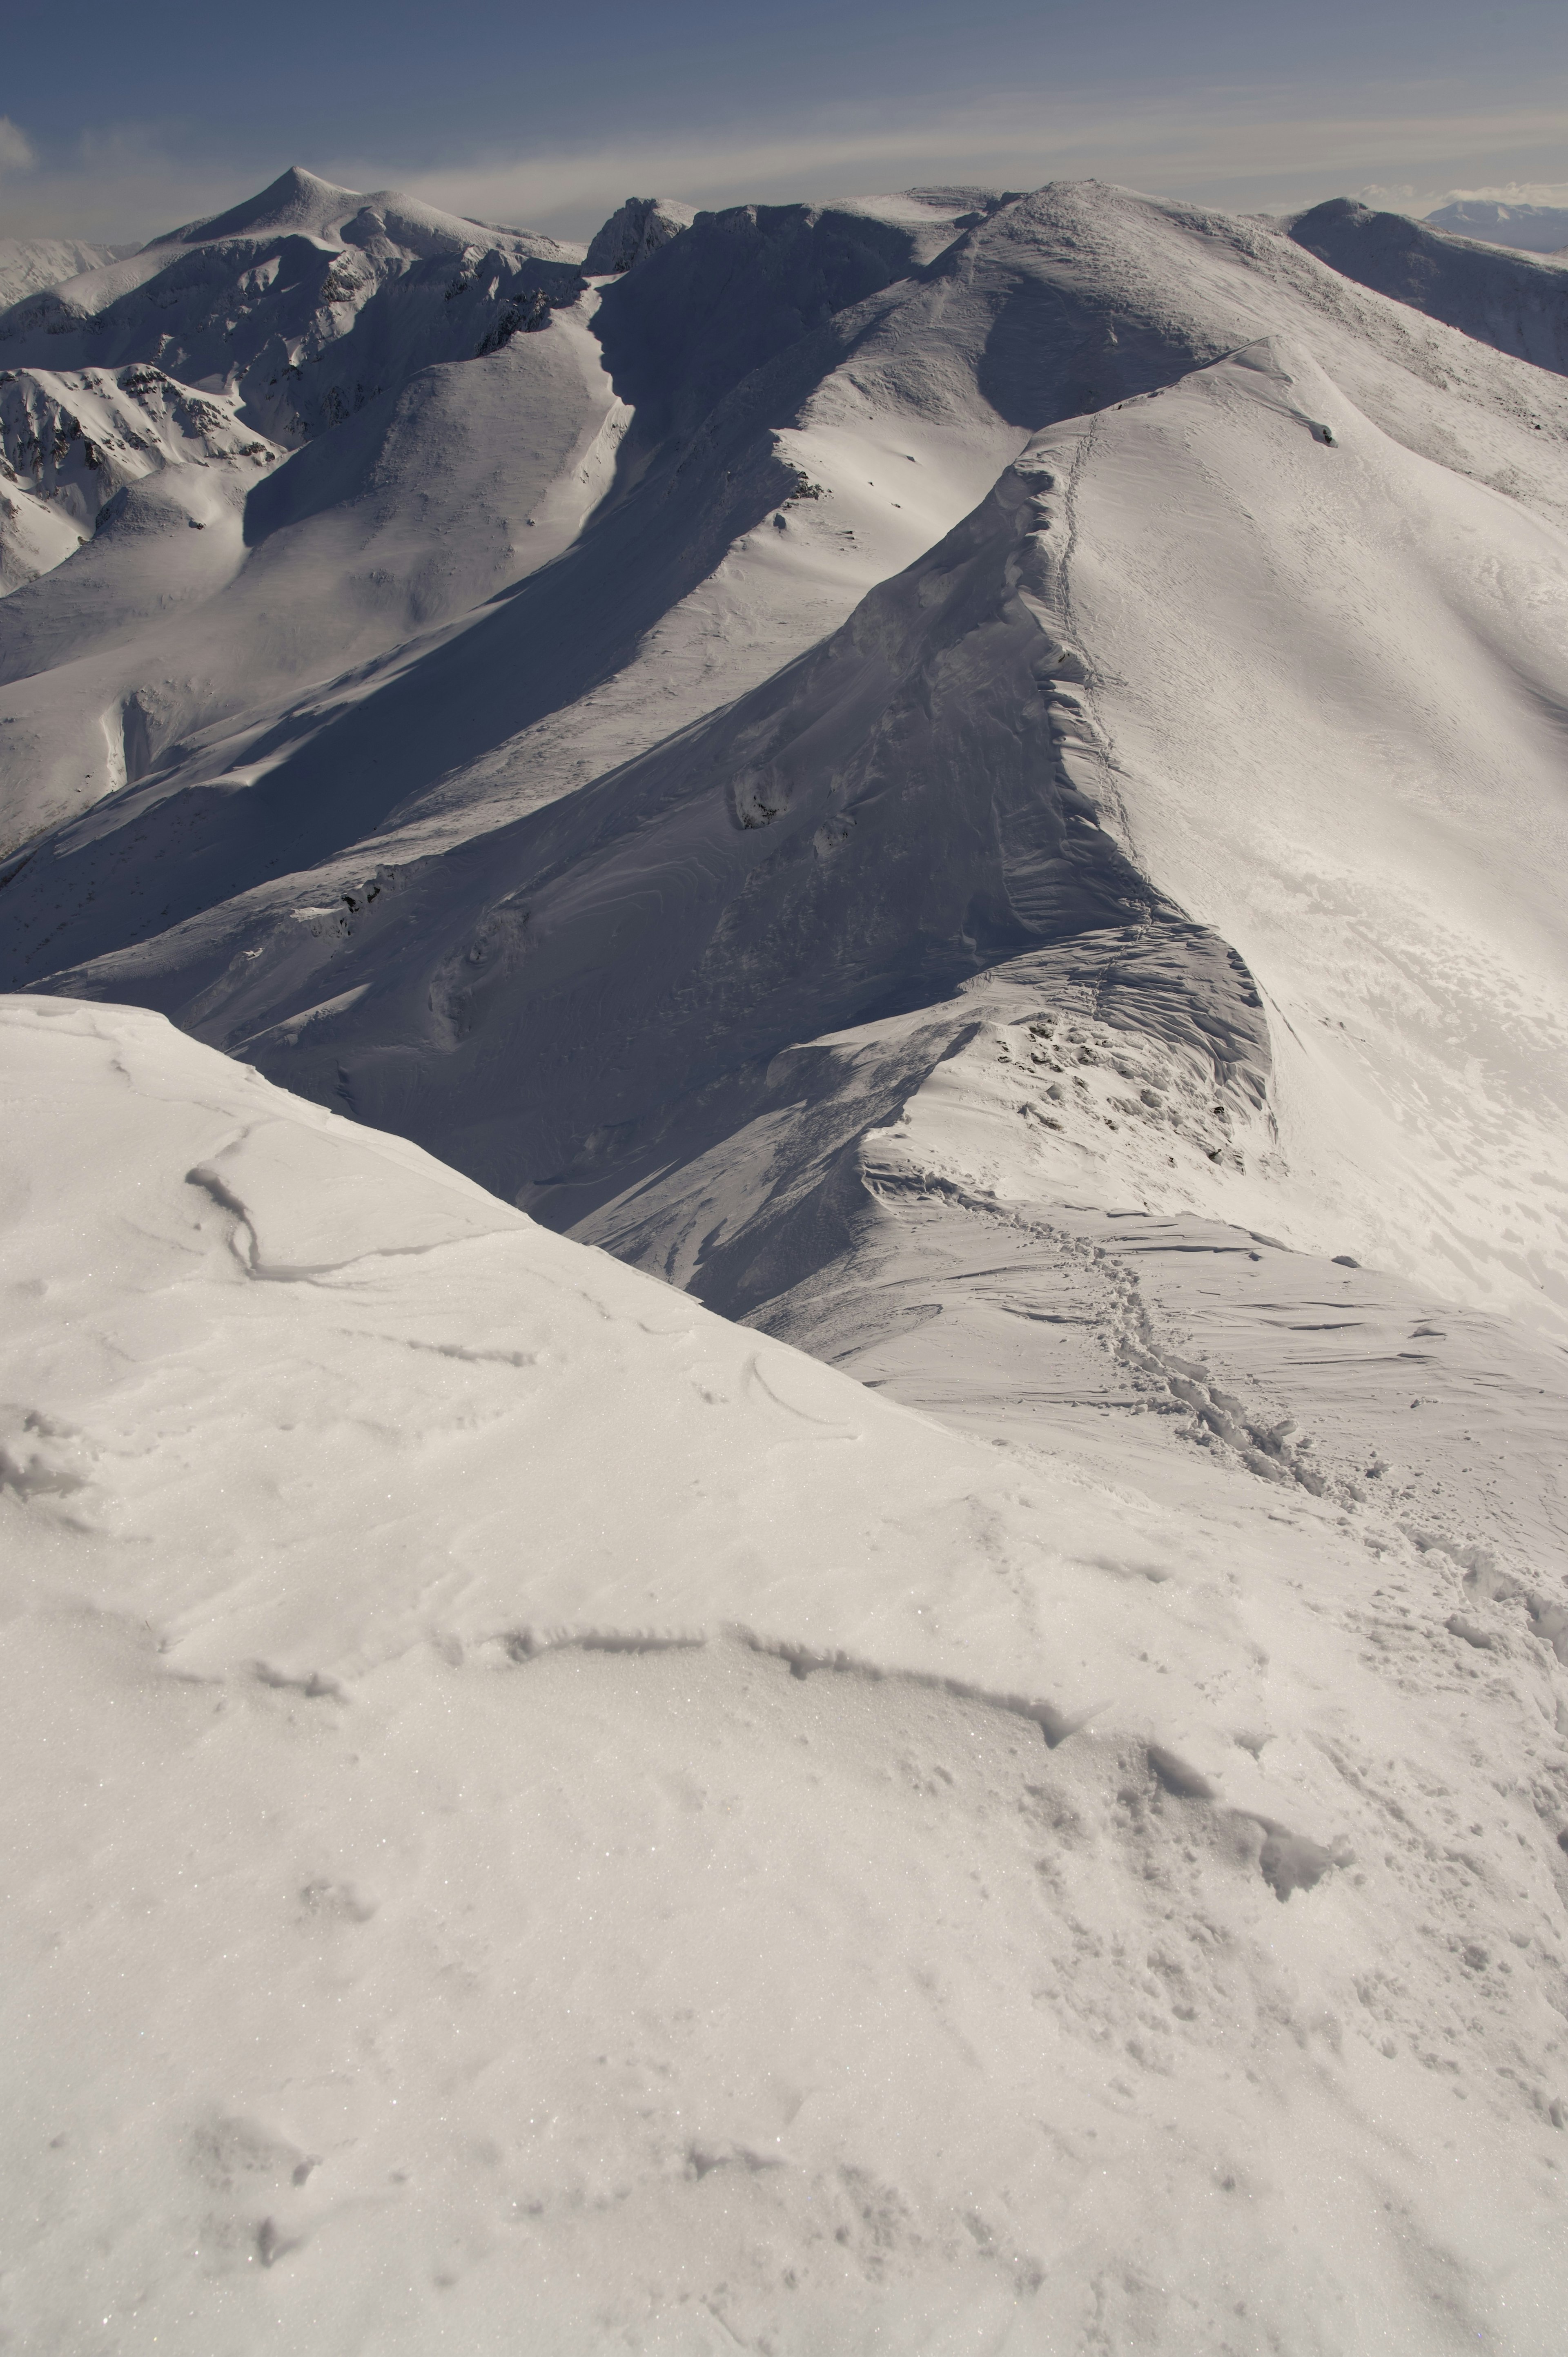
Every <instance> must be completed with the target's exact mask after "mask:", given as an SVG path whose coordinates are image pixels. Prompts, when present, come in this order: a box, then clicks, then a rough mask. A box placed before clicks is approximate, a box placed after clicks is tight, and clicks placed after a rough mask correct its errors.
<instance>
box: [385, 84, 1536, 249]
mask: <svg viewBox="0 0 1568 2357" xmlns="http://www.w3.org/2000/svg"><path fill="white" fill-rule="evenodd" d="M1564 139H1568V108H1564V107H1562V106H1555V107H1551V106H1530V107H1517V108H1511V109H1493V110H1489V111H1487V112H1485V113H1459V112H1456V111H1455V112H1448V111H1443V112H1438V111H1434V112H1432V113H1424V114H1421V115H1404V114H1401V113H1395V112H1392V111H1389V112H1386V113H1385V112H1379V113H1371V112H1369V113H1367V114H1366V115H1364V116H1361V117H1350V118H1348V117H1347V116H1346V115H1345V114H1344V113H1339V112H1335V113H1321V114H1320V113H1316V112H1312V113H1307V112H1301V113H1295V112H1292V111H1290V109H1289V108H1288V107H1287V106H1286V105H1285V104H1284V103H1283V101H1282V100H1280V99H1279V98H1278V97H1277V96H1273V97H1272V98H1271V95H1270V94H1266V93H1265V94H1259V95H1255V96H1252V97H1251V98H1249V97H1248V96H1247V95H1245V94H1232V93H1216V94H1215V97H1214V98H1213V99H1211V101H1210V102H1209V103H1208V106H1207V107H1205V106H1204V105H1203V104H1202V103H1201V102H1198V103H1195V102H1194V101H1193V100H1192V99H1190V98H1188V99H1187V100H1184V101H1177V100H1175V99H1173V100H1169V101H1165V102H1144V103H1143V104H1141V105H1131V106H1130V105H1127V104H1120V103H1119V104H1117V105H1115V106H1111V105H1106V106H1105V107H1103V108H1086V107H1085V106H1083V105H1082V104H1081V103H1079V104H1074V105H1069V104H1066V103H1062V102H1055V103H1052V102H1048V101H1043V100H1036V99H1028V100H1023V99H1020V98H1018V97H1017V96H1016V95H1013V96H1010V97H1009V98H1008V99H1006V100H1004V101H1002V100H998V101H993V102H989V103H986V104H972V105H966V106H965V107H964V108H962V109H961V110H955V111H953V112H951V113H945V114H940V115H928V116H927V117H926V118H925V119H923V120H917V121H914V122H908V121H907V122H904V123H900V124H889V123H886V121H878V122H875V123H867V124H860V125H853V124H843V123H842V122H840V123H835V124H832V126H831V127H824V128H821V129H814V128H811V127H805V128H802V129H800V130H799V131H792V132H785V133H779V134H776V135H774V136H772V137H770V138H758V137H757V136H756V135H754V134H753V133H751V132H749V131H747V130H746V128H745V127H742V126H737V127H736V128H735V129H734V130H732V131H731V132H729V133H727V134H725V133H720V134H718V135H703V136H702V137H700V138H699V137H696V136H692V137H685V138H682V137H679V136H677V137H668V138H662V139H650V140H641V141H636V142H633V141H627V140H618V141H616V142H614V143H609V142H607V143H605V144H604V145H602V146H599V147H596V148H592V149H586V148H582V147H576V148H571V149H564V150H559V151H554V152H551V151H542V150H539V149H534V150H532V151H531V152H530V153H528V154H527V155H525V156H505V157H502V156H493V157H490V158H488V159H483V160H477V161H475V162H473V163H466V164H463V165H454V166H453V167H449V168H447V169H445V170H439V171H426V172H421V173H418V174H416V175H414V176H413V178H412V179H411V180H408V181H406V182H405V183H404V184H405V185H407V186H410V187H411V188H413V190H414V191H415V192H416V193H418V194H420V195H422V196H424V197H425V198H426V199H429V200H430V201H431V202H434V203H438V204H441V205H445V206H446V207H447V208H449V209H450V210H454V211H457V212H462V213H467V214H470V215H472V216H473V217H475V218H476V219H479V220H490V221H530V222H534V223H541V224H542V223H547V222H549V223H564V222H567V221H571V222H574V223H575V225H577V226H578V227H580V228H585V227H588V226H591V225H592V224H593V222H594V221H596V220H597V219H598V218H602V217H603V215H604V214H606V213H607V212H608V211H609V210H612V209H613V208H614V206H615V205H617V204H618V203H619V202H620V201H621V199H622V198H623V197H626V196H628V195H629V194H632V193H634V192H635V193H638V194H642V195H655V194H659V195H669V196H679V197H683V198H685V199H688V200H689V201H692V202H695V203H709V204H713V203H721V204H722V203H735V202H737V201H741V200H743V199H745V198H746V197H748V196H757V197H763V198H768V197H772V196H776V195H779V194H782V193H788V194H790V195H795V196H801V195H806V194H822V193H825V192H830V191H831V192H832V193H835V194H841V195H842V194H847V193H850V192H851V191H857V192H858V191H865V190H867V189H871V188H886V187H897V186H901V185H908V184H909V183H910V182H919V181H941V180H954V181H963V180H982V181H992V182H1003V183H1004V184H1006V185H1009V186H1012V187H1015V188H1016V187H1023V188H1032V187H1036V186H1037V185H1038V184H1039V183H1040V182H1042V181H1044V180H1047V179H1053V178H1080V177H1084V176H1089V175H1092V176H1094V177H1097V178H1104V179H1116V180H1124V181H1128V182H1131V183H1132V184H1133V185H1135V186H1138V187H1142V188H1149V189H1152V190H1155V191H1179V192H1183V193H1188V194H1196V195H1200V196H1207V197H1208V198H1210V199H1212V200H1214V201H1217V202H1221V203H1223V202H1226V201H1240V202H1248V201H1253V202H1255V201H1257V195H1256V193H1255V192H1257V191H1261V190H1262V188H1264V187H1265V186H1267V185H1271V184H1273V185H1278V184H1283V182H1285V181H1287V180H1290V179H1293V178H1294V179H1300V180H1302V181H1312V182H1315V183H1316V184H1318V185H1319V188H1320V192H1321V193H1325V194H1326V193H1329V192H1330V191H1331V190H1332V188H1333V187H1334V185H1335V184H1336V183H1337V185H1339V186H1340V187H1343V186H1345V185H1347V183H1348V184H1351V185H1354V184H1355V183H1356V182H1358V181H1365V180H1367V179H1369V178H1371V177H1372V176H1373V175H1374V174H1377V175H1379V177H1381V175H1382V174H1384V173H1389V172H1390V171H1391V167H1393V168H1395V169H1397V167H1400V166H1404V167H1406V169H1407V170H1408V169H1409V168H1410V167H1412V166H1413V167H1416V168H1417V169H1419V168H1420V167H1421V166H1422V165H1423V164H1425V165H1427V166H1428V167H1429V168H1430V167H1431V166H1432V165H1434V164H1436V165H1438V166H1439V167H1441V166H1443V165H1446V166H1447V167H1449V169H1450V170H1452V168H1453V167H1454V165H1455V164H1457V163H1461V162H1462V161H1464V160H1465V159H1466V158H1469V157H1474V158H1475V159H1476V161H1477V162H1478V163H1482V164H1485V163H1487V162H1491V161H1492V160H1493V159H1494V158H1496V157H1497V156H1498V155H1499V153H1501V154H1507V153H1509V151H1511V152H1513V153H1514V154H1520V153H1521V152H1528V151H1530V150H1532V149H1537V148H1542V147H1549V146H1551V145H1560V144H1561V143H1563V141H1564ZM381 177H385V176H384V175H383V176H381ZM361 178H362V167H361ZM1428 185H1429V186H1430V185H1431V184H1430V182H1429V183H1428ZM1232 191H1234V192H1236V194H1235V196H1234V197H1232V196H1231V192H1232ZM1442 200H1443V199H1442V198H1441V197H1440V196H1438V195H1436V194H1434V196H1433V197H1432V198H1431V199H1430V201H1431V202H1433V203H1437V202H1441V201H1442ZM1537 200H1538V201H1540V199H1537ZM1516 201H1520V199H1516Z"/></svg>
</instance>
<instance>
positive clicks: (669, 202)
mask: <svg viewBox="0 0 1568 2357" xmlns="http://www.w3.org/2000/svg"><path fill="white" fill-rule="evenodd" d="M695 219H696V215H695V213H694V212H693V210H692V208H691V206H690V205H682V204H678V203H677V202H676V200H675V199H674V198H673V197H628V199H627V200H626V202H625V204H624V205H622V206H621V208H620V210H619V211H618V212H613V213H611V215H610V217H609V219H608V221H606V223H605V225H604V227H603V229H602V230H600V231H599V233H598V235H597V236H596V238H595V240H594V242H593V243H592V244H591V245H590V246H589V248H588V258H587V260H586V261H585V263H584V264H583V267H584V269H585V271H586V272H587V273H588V274H589V275H590V277H603V276H607V275H608V274H611V273H613V274H615V275H616V276H617V277H619V276H620V275H621V274H622V273H623V272H625V271H628V270H630V269H633V268H634V267H635V266H636V264H638V263H639V262H646V260H647V259H648V256H649V255H650V253H658V251H659V249H660V246H661V245H668V244H669V242H670V241H671V238H672V237H678V236H679V235H680V233H681V231H682V230H683V229H690V227H691V225H692V223H693V221H695Z"/></svg>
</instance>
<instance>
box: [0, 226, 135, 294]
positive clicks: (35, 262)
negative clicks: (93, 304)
mask: <svg viewBox="0 0 1568 2357" xmlns="http://www.w3.org/2000/svg"><path fill="white" fill-rule="evenodd" d="M135 252H136V248H135V247H134V245H85V244H83V243H82V242H81V239H80V238H74V237H0V308H4V307H9V306H10V305H11V304H13V303H19V302H20V301H21V299H22V297H23V296H24V295H32V294H36V293H37V292H38V289H39V288H40V287H44V286H59V285H61V284H62V283H63V282H64V281H65V280H66V279H68V278H74V277H76V276H77V275H78V274H79V273H81V271H83V270H101V269H102V267H103V265H104V264H105V263H109V262H120V261H122V260H124V257H125V255H126V254H129V253H135Z"/></svg>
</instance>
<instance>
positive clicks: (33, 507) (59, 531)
mask: <svg viewBox="0 0 1568 2357" xmlns="http://www.w3.org/2000/svg"><path fill="white" fill-rule="evenodd" d="M81 540H82V535H81V529H80V527H79V526H78V525H76V524H74V523H72V522H71V521H70V517H69V516H67V515H62V514H61V513H60V511H59V508H56V507H51V506H50V504H49V502H48V500H40V499H39V498H38V497H37V496H36V494H35V493H34V492H32V491H30V490H27V489H25V488H24V487H23V485H22V484H20V483H19V482H18V481H17V479H16V475H15V474H14V473H13V472H11V471H9V470H7V471H6V472H5V474H4V475H0V597H9V596H10V594H11V592H12V590H13V589H20V588H22V587H25V585H26V584H27V582H29V581H36V580H37V579H38V576H39V574H40V573H48V571H49V570H50V569H51V568H52V567H53V566H54V565H62V564H63V563H64V562H65V560H66V558H67V557H68V556H70V554H71V553H72V552H73V550H75V549H78V548H80V547H81Z"/></svg>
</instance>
